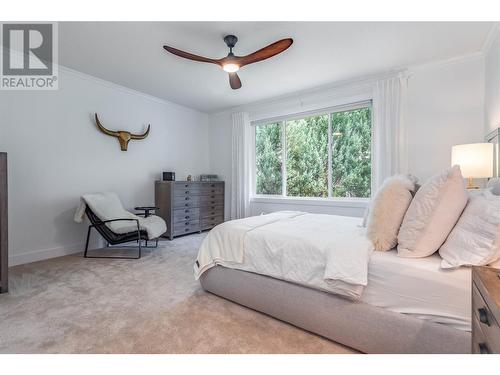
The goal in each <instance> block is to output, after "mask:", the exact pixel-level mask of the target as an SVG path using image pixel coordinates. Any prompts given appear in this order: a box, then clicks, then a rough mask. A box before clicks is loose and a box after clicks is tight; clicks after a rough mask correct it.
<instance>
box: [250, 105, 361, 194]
mask: <svg viewBox="0 0 500 375" xmlns="http://www.w3.org/2000/svg"><path fill="white" fill-rule="evenodd" d="M255 145H256V147H255V159H256V179H255V180H256V189H255V192H256V193H257V194H259V195H281V196H288V197H319V198H329V197H333V198H347V197H358V198H365V197H369V196H370V183H371V154H370V151H371V106H370V105H369V104H364V105H358V106H356V107H354V106H353V107H351V108H349V109H343V110H337V111H335V110H332V111H330V112H328V113H324V114H318V115H311V116H307V117H299V118H296V117H294V118H290V119H284V120H283V121H277V122H270V123H264V124H258V125H256V126H255Z"/></svg>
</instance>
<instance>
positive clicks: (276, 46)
mask: <svg viewBox="0 0 500 375" xmlns="http://www.w3.org/2000/svg"><path fill="white" fill-rule="evenodd" d="M292 43H293V39H292V38H287V39H281V40H278V41H277V42H274V43H273V44H270V45H268V46H267V47H264V48H262V49H259V50H258V51H256V52H254V53H251V54H250V55H246V56H239V57H238V63H239V65H240V68H241V67H242V66H244V65H248V64H253V63H256V62H258V61H262V60H265V59H268V58H270V57H273V56H276V55H277V54H278V53H281V52H283V51H284V50H286V49H287V48H288V47H290V46H291V45H292Z"/></svg>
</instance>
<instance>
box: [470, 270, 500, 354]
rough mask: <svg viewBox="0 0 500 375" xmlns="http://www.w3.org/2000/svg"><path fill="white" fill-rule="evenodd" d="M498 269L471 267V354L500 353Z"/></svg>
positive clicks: (499, 287)
mask: <svg viewBox="0 0 500 375" xmlns="http://www.w3.org/2000/svg"><path fill="white" fill-rule="evenodd" d="M499 322H500V269H496V268H491V267H472V353H474V354H499V353H500V324H499Z"/></svg>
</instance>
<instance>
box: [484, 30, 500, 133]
mask: <svg viewBox="0 0 500 375" xmlns="http://www.w3.org/2000/svg"><path fill="white" fill-rule="evenodd" d="M494 35H495V37H494V38H493V40H492V43H491V45H490V46H489V49H488V50H487V51H486V56H485V66H486V69H485V116H486V119H485V120H486V121H485V130H486V132H487V133H488V132H491V131H492V130H494V129H496V128H498V127H499V126H500V33H499V32H496V33H495V34H494Z"/></svg>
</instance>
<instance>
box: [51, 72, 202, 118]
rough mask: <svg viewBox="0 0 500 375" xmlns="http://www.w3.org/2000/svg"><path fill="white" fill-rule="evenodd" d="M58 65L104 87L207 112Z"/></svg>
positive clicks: (190, 109)
mask: <svg viewBox="0 0 500 375" xmlns="http://www.w3.org/2000/svg"><path fill="white" fill-rule="evenodd" d="M57 67H58V70H59V72H63V73H65V74H69V75H72V76H74V77H77V78H79V79H82V80H85V81H89V82H92V83H96V84H98V85H101V86H103V87H107V88H110V89H113V90H116V91H120V92H122V93H125V94H129V95H134V96H138V97H140V98H142V99H146V100H149V101H151V102H154V103H158V104H162V105H167V106H174V107H179V108H182V109H184V110H189V111H193V112H197V113H202V114H206V113H205V112H203V111H200V110H198V109H196V108H191V107H187V106H185V105H182V104H178V103H175V102H172V101H169V100H165V99H162V98H159V97H157V96H153V95H149V94H146V93H144V92H142V91H138V90H134V89H131V88H129V87H125V86H122V85H119V84H117V83H114V82H111V81H107V80H105V79H102V78H99V77H96V76H93V75H90V74H87V73H82V72H80V71H78V70H75V69H72V68H68V67H67V66H64V65H57Z"/></svg>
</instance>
